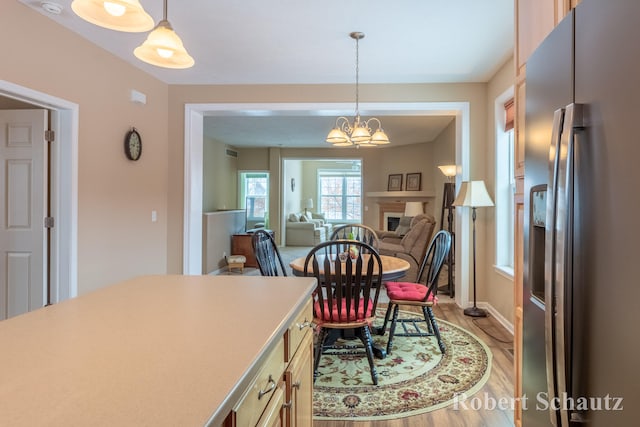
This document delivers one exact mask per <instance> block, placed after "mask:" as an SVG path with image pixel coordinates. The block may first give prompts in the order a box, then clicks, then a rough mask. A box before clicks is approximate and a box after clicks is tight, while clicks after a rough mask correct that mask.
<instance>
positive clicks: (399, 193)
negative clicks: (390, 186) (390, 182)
mask: <svg viewBox="0 0 640 427" xmlns="http://www.w3.org/2000/svg"><path fill="white" fill-rule="evenodd" d="M367 197H396V198H397V197H402V198H413V197H418V198H424V197H436V192H435V191H433V190H424V191H369V192H367Z"/></svg>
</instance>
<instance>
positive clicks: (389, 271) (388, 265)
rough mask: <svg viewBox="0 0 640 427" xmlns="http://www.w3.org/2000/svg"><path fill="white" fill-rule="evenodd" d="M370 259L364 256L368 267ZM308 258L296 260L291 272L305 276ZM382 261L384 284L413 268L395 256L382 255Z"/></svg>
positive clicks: (310, 269)
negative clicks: (305, 265) (305, 264)
mask: <svg viewBox="0 0 640 427" xmlns="http://www.w3.org/2000/svg"><path fill="white" fill-rule="evenodd" d="M323 256H324V255H320V256H319V257H318V258H319V262H320V267H322V264H323V261H321V257H323ZM368 257H369V254H362V258H363V262H364V263H365V265H366V262H367V261H368ZM306 258H307V257H306V256H303V257H300V258H296V259H294V260H293V261H291V262H290V263H289V266H290V267H291V271H292V272H293V275H294V276H304V260H305V259H306ZM380 261H382V281H383V282H388V281H390V280H397V279H400V278H402V277H404V275H405V274H407V271H408V270H409V267H411V265H410V264H409V262H408V261H405V260H403V259H400V258H396V257H394V256H389V255H380ZM376 268H377V266H376ZM309 271H310V272H311V271H312V268H311V261H309ZM374 271H375V270H374ZM320 272H322V270H320Z"/></svg>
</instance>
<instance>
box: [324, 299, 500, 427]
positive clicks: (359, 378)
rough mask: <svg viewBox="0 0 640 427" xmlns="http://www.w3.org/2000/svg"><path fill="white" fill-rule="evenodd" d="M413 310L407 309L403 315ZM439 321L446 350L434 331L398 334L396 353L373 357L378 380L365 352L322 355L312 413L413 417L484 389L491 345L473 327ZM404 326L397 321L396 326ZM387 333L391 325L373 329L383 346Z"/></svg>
mask: <svg viewBox="0 0 640 427" xmlns="http://www.w3.org/2000/svg"><path fill="white" fill-rule="evenodd" d="M415 316H416V315H415V313H410V312H405V311H400V315H399V317H415ZM377 318H378V319H383V318H384V311H382V310H380V309H379V310H378V317H377ZM437 322H438V326H439V328H440V334H441V336H442V340H443V341H444V343H445V345H446V353H445V354H444V355H443V354H441V353H440V349H439V348H438V343H437V341H436V338H435V337H399V336H398V337H394V342H393V349H392V354H391V355H388V356H387V357H386V358H385V359H375V364H376V368H377V370H378V385H377V386H374V385H373V383H372V382H371V374H370V371H369V364H368V362H367V357H366V356H365V355H364V353H362V355H360V354H356V355H354V354H343V355H323V356H322V358H321V360H320V365H319V367H318V371H319V376H318V378H317V379H316V382H315V384H314V395H313V414H314V419H318V420H320V419H322V420H353V419H354V418H358V419H359V420H362V421H364V420H384V419H391V418H402V417H409V416H413V415H418V414H422V413H425V412H430V411H433V410H436V409H439V408H443V407H445V406H448V405H451V404H453V402H454V398H455V397H456V395H459V394H461V393H465V394H466V396H467V397H469V396H470V395H472V394H473V393H475V392H477V391H478V390H480V388H481V387H482V386H483V385H484V383H485V382H486V381H487V379H488V378H489V374H490V372H491V351H490V350H489V348H488V347H487V346H486V344H484V343H483V342H482V341H481V340H480V339H479V338H478V337H476V336H475V335H473V334H472V333H470V332H469V331H467V330H465V329H463V328H461V327H459V326H455V325H453V324H451V323H448V322H445V321H443V320H440V319H438V320H437ZM389 323H390V322H389ZM423 324H424V323H423ZM424 325H425V327H426V324H424ZM375 326H378V324H377V323H376V325H375ZM407 327H409V326H408V325H407ZM401 328H402V326H401V325H400V324H398V327H397V330H398V331H400V330H401ZM388 337H389V333H388V331H387V332H386V333H385V335H383V336H379V335H373V339H374V342H375V344H376V345H377V346H379V347H381V348H386V345H387V339H388ZM339 343H340V340H338V342H337V344H339Z"/></svg>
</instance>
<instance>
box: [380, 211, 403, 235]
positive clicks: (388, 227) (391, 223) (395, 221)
mask: <svg viewBox="0 0 640 427" xmlns="http://www.w3.org/2000/svg"><path fill="white" fill-rule="evenodd" d="M401 217H402V212H385V213H384V227H383V230H384V231H395V230H396V228H398V225H399V224H400V218H401Z"/></svg>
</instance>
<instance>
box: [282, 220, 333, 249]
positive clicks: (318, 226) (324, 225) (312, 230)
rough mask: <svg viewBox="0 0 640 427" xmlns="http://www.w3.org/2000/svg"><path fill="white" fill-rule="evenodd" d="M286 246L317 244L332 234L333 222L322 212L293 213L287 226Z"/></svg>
mask: <svg viewBox="0 0 640 427" xmlns="http://www.w3.org/2000/svg"><path fill="white" fill-rule="evenodd" d="M285 234H286V237H285V245H286V246H315V245H317V244H318V243H322V242H324V241H325V240H327V238H328V237H329V236H330V235H331V224H329V223H328V222H326V220H325V219H324V215H322V214H314V213H311V212H309V213H307V214H300V213H291V214H289V215H288V216H287V223H286V226H285Z"/></svg>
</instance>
